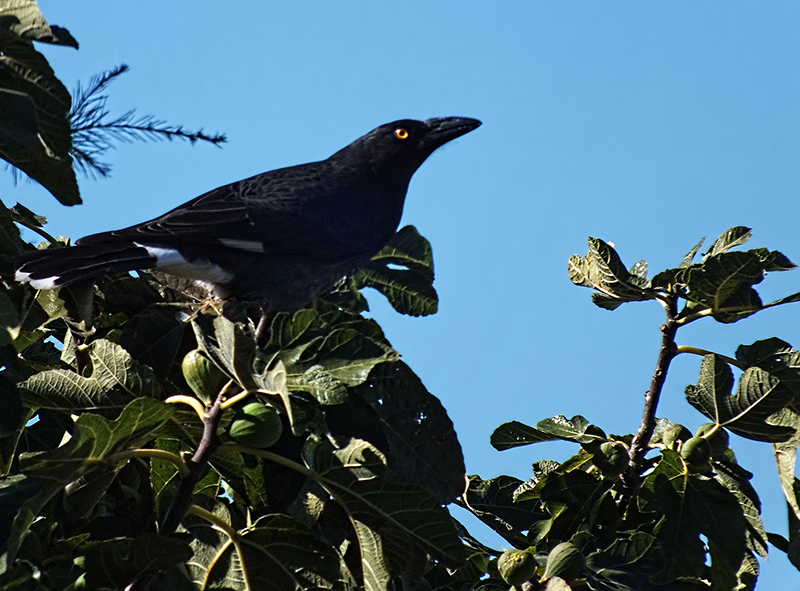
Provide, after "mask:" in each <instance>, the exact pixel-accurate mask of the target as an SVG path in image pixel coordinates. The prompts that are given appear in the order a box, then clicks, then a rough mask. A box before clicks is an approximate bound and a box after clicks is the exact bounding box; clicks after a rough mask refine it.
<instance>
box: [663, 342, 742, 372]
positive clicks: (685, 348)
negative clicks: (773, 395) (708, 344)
mask: <svg viewBox="0 0 800 591" xmlns="http://www.w3.org/2000/svg"><path fill="white" fill-rule="evenodd" d="M681 353H691V354H692V355H702V356H703V357H705V356H706V355H716V356H717V357H719V358H720V359H722V361H724V362H725V363H727V364H728V365H733V366H734V367H738V368H739V369H741V370H742V371H744V370H745V369H747V366H746V365H745V364H744V363H740V362H739V361H737V360H736V359H734V358H733V357H728V356H727V355H720V354H719V353H714V351H707V350H706V349H700V348H699V347H689V346H687V345H681V346H679V347H676V349H675V354H676V355H680V354H681Z"/></svg>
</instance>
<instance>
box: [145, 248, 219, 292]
mask: <svg viewBox="0 0 800 591" xmlns="http://www.w3.org/2000/svg"><path fill="white" fill-rule="evenodd" d="M134 244H136V246H138V247H140V248H144V249H145V250H146V251H147V254H149V255H150V256H151V257H153V258H154V259H155V260H156V264H155V265H153V266H154V267H156V268H158V269H162V270H163V271H164V272H166V273H170V274H172V275H178V276H179V277H185V278H186V279H197V280H199V281H208V282H210V283H228V282H229V281H230V280H231V279H233V273H231V272H230V271H226V270H225V269H223V268H222V267H220V266H219V265H216V264H214V263H212V262H211V261H208V260H204V259H195V260H193V261H191V262H190V261H187V260H186V259H185V258H184V257H183V255H182V254H181V253H180V252H178V251H177V250H175V249H174V248H161V247H158V246H147V245H144V244H139V243H138V242H134Z"/></svg>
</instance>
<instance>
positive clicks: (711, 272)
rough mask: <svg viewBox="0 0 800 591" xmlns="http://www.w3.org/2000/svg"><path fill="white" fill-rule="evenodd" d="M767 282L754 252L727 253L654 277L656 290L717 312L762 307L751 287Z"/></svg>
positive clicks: (759, 260) (760, 262)
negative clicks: (764, 280)
mask: <svg viewBox="0 0 800 591" xmlns="http://www.w3.org/2000/svg"><path fill="white" fill-rule="evenodd" d="M763 279H764V265H763V263H762V261H761V258H760V257H759V256H758V255H756V254H754V253H753V252H726V253H722V254H718V255H716V256H713V257H707V258H705V259H704V260H703V262H702V263H699V264H694V265H690V266H689V267H686V268H682V269H680V268H679V269H669V270H667V271H663V272H661V273H659V274H658V275H656V276H655V277H653V286H654V287H658V288H659V289H662V290H664V291H667V292H670V293H674V294H676V295H678V296H680V297H682V298H685V299H687V300H689V301H692V302H698V303H700V304H703V305H705V306H706V307H709V308H711V309H713V310H715V311H717V310H721V309H723V308H726V307H727V308H738V307H743V306H750V308H751V309H752V310H756V309H758V308H760V307H761V301H760V299H759V298H758V294H756V293H755V291H754V290H753V289H752V287H751V286H753V285H755V284H757V283H760V282H761V281H762V280H763Z"/></svg>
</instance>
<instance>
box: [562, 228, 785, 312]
mask: <svg viewBox="0 0 800 591" xmlns="http://www.w3.org/2000/svg"><path fill="white" fill-rule="evenodd" d="M751 235H752V234H751V231H750V229H749V228H745V227H743V226H735V227H733V228H730V229H729V230H727V231H725V232H724V233H723V234H722V235H721V236H720V237H719V238H717V239H716V240H715V241H714V242H713V244H712V245H711V247H710V248H709V250H708V251H707V252H706V253H705V254H703V255H702V257H701V260H700V261H699V262H694V259H695V256H696V255H697V253H698V252H699V250H700V248H701V247H702V245H703V242H704V240H701V241H700V242H698V243H697V244H696V245H695V246H694V247H693V248H692V249H691V250H690V251H689V253H688V254H687V255H686V256H685V257H684V258H683V260H682V261H681V263H680V264H679V265H678V266H677V267H675V268H673V269H666V270H665V271H662V272H660V273H658V274H656V275H655V276H654V277H653V278H652V279H647V263H646V262H645V261H639V262H638V263H636V264H635V265H633V266H632V267H631V268H630V269H628V268H627V267H626V266H625V265H624V264H623V262H622V259H621V258H620V256H619V255H618V254H617V252H616V250H614V248H613V246H612V245H610V244H608V243H606V242H604V241H602V240H600V239H599V238H589V252H588V253H587V254H586V256H583V257H581V256H578V255H573V256H571V257H570V259H569V268H568V271H569V278H570V280H571V281H572V282H573V283H575V284H576V285H580V286H583V287H589V288H591V289H593V290H594V293H593V294H592V301H593V302H594V303H595V304H596V305H598V306H600V307H601V308H605V309H607V310H615V309H616V308H618V307H619V306H621V305H622V304H624V303H626V302H635V301H646V300H654V299H657V300H665V299H679V300H681V301H683V302H684V307H683V309H682V310H681V311H680V313H679V315H678V317H677V320H678V321H679V323H683V324H685V323H687V322H691V321H692V320H694V319H696V318H698V317H702V316H707V315H711V316H713V317H714V319H716V320H717V321H719V322H725V323H730V322H736V321H737V320H741V319H742V318H745V317H747V316H750V315H751V314H753V313H755V312H757V311H759V310H762V309H764V308H769V307H772V306H776V305H780V304H785V303H789V302H793V301H796V300H797V299H800V293H798V294H793V295H791V296H787V297H785V298H782V299H780V300H777V301H774V302H770V303H768V304H764V303H763V302H762V301H761V298H760V296H759V295H758V292H756V290H755V289H754V287H753V286H754V285H757V284H759V283H761V281H763V279H764V277H765V276H766V274H767V273H769V272H773V271H788V270H790V269H794V268H795V265H794V263H792V262H791V261H790V260H789V259H788V258H787V257H786V256H785V255H783V254H782V253H780V252H778V251H775V250H767V249H766V248H756V249H752V250H747V251H734V250H732V249H733V248H735V247H737V246H740V245H742V244H744V243H746V242H747V241H748V240H750V238H751Z"/></svg>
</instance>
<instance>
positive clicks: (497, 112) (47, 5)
mask: <svg viewBox="0 0 800 591" xmlns="http://www.w3.org/2000/svg"><path fill="white" fill-rule="evenodd" d="M277 4H278V3H267V2H244V1H242V2H237V3H235V4H233V3H232V4H229V5H225V6H229V8H228V9H227V10H224V8H223V5H221V4H220V3H219V2H213V3H212V2H207V1H196V2H192V3H191V4H190V3H186V2H173V3H164V2H154V1H152V0H142V1H140V2H136V3H133V2H129V1H120V2H101V1H99V0H94V1H88V0H87V1H84V2H79V3H78V2H75V3H65V2H55V1H52V0H46V1H45V0H42V1H40V7H41V9H42V11H43V12H44V14H45V15H46V16H47V18H48V19H49V21H50V23H51V24H57V25H61V26H65V27H67V28H68V29H69V30H70V32H71V33H72V34H73V35H74V36H75V37H76V39H78V41H79V42H80V43H81V49H80V50H79V51H77V52H76V51H74V50H71V49H67V48H58V47H56V48H44V51H45V53H46V55H47V57H48V59H50V61H51V64H52V65H53V66H54V68H55V70H56V72H57V74H58V75H59V76H60V78H61V80H62V81H63V82H64V83H65V84H66V85H67V87H69V88H73V87H74V84H75V82H76V81H77V80H83V81H86V80H88V78H89V77H91V76H92V75H93V74H96V73H98V72H101V71H103V70H106V69H109V68H111V67H112V66H114V65H117V64H119V63H123V62H124V63H127V64H129V65H130V66H131V68H132V71H131V72H130V73H128V74H126V75H125V76H123V77H122V78H121V79H120V80H118V81H117V82H116V83H115V85H114V86H112V89H111V96H112V99H111V102H110V105H111V107H112V109H113V110H114V111H115V112H118V113H121V112H123V111H125V110H127V109H128V108H131V107H136V108H137V109H138V110H139V112H140V113H141V114H154V115H156V116H158V117H159V118H163V119H166V120H167V121H169V122H171V123H181V124H184V125H186V126H187V127H188V128H198V127H203V128H205V129H206V130H207V131H220V132H224V133H226V134H227V135H228V139H229V141H228V143H227V144H225V145H224V147H223V148H222V149H217V148H214V147H212V146H204V145H198V146H195V147H189V146H188V145H185V144H180V143H175V142H173V143H161V144H132V145H123V146H121V147H120V148H119V149H118V150H116V151H115V152H114V153H112V154H111V156H110V159H111V161H112V162H113V164H114V170H113V173H112V177H111V178H110V179H106V180H99V181H92V180H90V179H83V180H82V182H81V189H82V194H83V198H84V203H85V204H84V205H83V206H80V207H75V208H71V209H67V208H64V207H62V206H60V205H58V204H57V203H56V201H55V200H54V199H52V198H51V197H49V196H48V195H47V194H46V193H45V192H44V190H43V189H41V188H40V187H38V186H36V185H30V184H26V183H22V184H20V185H17V186H14V185H13V183H12V182H11V180H10V176H9V175H8V174H6V175H4V176H3V177H2V178H0V194H2V195H3V200H4V201H5V202H6V203H13V201H15V200H18V201H21V202H22V203H24V204H25V205H27V206H28V207H30V208H31V209H33V210H34V211H36V212H37V213H40V214H43V215H46V216H47V217H48V218H49V220H50V224H49V227H48V229H49V231H50V232H51V233H54V234H61V235H70V236H73V237H79V236H81V235H84V234H88V233H91V232H96V231H101V230H105V229H110V228H113V227H119V226H124V225H129V224H132V223H135V222H139V221H142V220H144V219H147V218H150V217H153V216H155V215H158V214H160V213H162V212H163V211H166V210H167V209H169V208H172V207H173V206H175V205H178V204H180V203H182V202H184V201H186V200H188V199H189V198H191V197H194V196H195V195H197V194H200V193H202V192H204V191H206V190H209V189H211V188H214V187H216V186H219V185H222V184H226V183H228V182H232V181H235V180H238V179H240V178H244V177H246V176H250V175H252V174H256V173H259V172H263V171H265V170H269V169H272V168H278V167H281V166H287V165H292V164H298V163H302V162H308V161H312V160H319V159H322V158H325V157H327V156H328V155H330V154H331V153H333V152H334V151H336V150H338V149H339V148H341V147H342V146H344V145H345V144H347V143H349V142H350V141H352V140H353V139H355V138H356V137H358V136H359V135H361V134H363V133H365V132H367V131H369V130H370V129H372V128H373V127H375V126H377V125H379V124H382V123H385V122H388V121H392V120H394V119H399V118H407V117H411V118H428V117H433V116H444V115H464V116H470V117H476V118H479V119H481V120H482V121H483V122H484V125H483V127H481V128H480V129H478V130H477V131H475V132H473V133H471V134H469V135H467V136H465V137H463V138H460V139H458V140H457V141H455V142H453V143H452V144H449V145H447V146H445V147H444V148H443V149H441V150H440V151H438V152H437V153H436V154H434V155H433V156H432V157H431V158H430V159H429V160H428V161H427V162H426V163H425V164H424V165H423V167H422V168H421V169H420V171H419V172H418V173H417V174H416V175H415V177H414V180H413V181H412V184H411V188H410V191H409V196H408V201H407V205H406V210H405V215H404V219H403V222H404V223H407V224H414V225H416V226H417V228H418V229H419V230H420V231H421V232H422V233H423V235H425V236H426V237H427V238H429V239H430V240H431V242H432V244H433V248H434V256H435V261H436V270H437V279H436V287H437V289H438V291H439V294H440V298H441V303H440V312H439V314H437V315H436V316H433V317H429V318H423V319H413V318H408V317H402V316H398V315H397V314H395V313H393V312H392V311H391V309H390V308H389V307H388V306H387V305H386V304H385V303H384V302H383V301H381V298H380V296H377V295H375V296H371V297H370V302H371V304H372V305H373V313H374V316H375V317H376V318H377V319H378V320H379V321H380V322H381V324H382V325H383V327H384V329H385V330H386V333H387V336H388V337H389V339H390V340H391V341H392V343H393V344H394V345H395V346H396V348H397V349H398V350H400V351H401V352H402V353H403V355H404V358H405V360H406V361H407V362H408V363H409V364H410V365H411V366H412V367H413V368H414V369H415V371H416V372H417V373H418V374H419V375H420V377H421V378H422V379H423V381H424V382H425V384H426V385H427V387H428V389H429V390H430V391H431V392H433V393H434V394H436V395H437V396H439V397H440V398H441V400H442V401H443V402H444V404H445V406H446V407H447V409H448V411H449V413H450V416H451V417H452V418H453V420H454V422H455V424H456V428H457V430H458V433H459V436H460V438H461V442H462V445H463V447H464V451H465V456H466V461H467V466H468V471H469V472H471V473H479V474H480V475H481V476H483V477H485V478H488V477H491V476H495V475H499V474H504V473H505V474H512V475H515V476H517V477H519V478H527V477H528V475H529V474H530V464H531V462H532V461H535V460H538V459H543V458H548V457H553V458H555V459H564V458H565V457H566V455H567V454H568V453H570V452H572V451H575V450H574V448H572V447H565V446H559V445H555V444H548V445H542V446H541V447H538V446H535V447H527V448H522V449H518V450H513V451H508V452H504V453H498V452H495V451H494V450H493V449H492V448H491V447H490V446H489V435H490V433H491V431H492V430H493V428H494V427H496V426H497V425H499V424H500V423H502V422H505V421H508V420H512V419H517V420H521V421H524V422H528V423H531V424H532V423H535V422H536V421H538V420H540V419H542V418H546V417H550V416H553V415H556V414H564V415H567V416H571V415H573V414H576V413H581V414H583V415H585V416H586V417H587V418H588V419H589V420H591V421H592V422H594V423H596V424H599V425H600V426H602V427H603V428H604V429H605V430H606V431H608V432H614V433H629V432H633V431H634V430H635V429H636V427H637V425H638V422H639V418H640V414H641V403H642V394H643V393H644V391H645V390H646V388H647V386H648V384H649V379H650V375H651V373H652V370H653V366H654V364H655V358H656V354H657V350H658V346H659V325H660V323H661V322H662V321H663V311H662V310H661V307H660V306H659V305H658V304H656V303H646V304H639V305H633V304H628V305H626V306H623V307H622V308H620V309H619V310H617V311H615V312H607V311H604V310H601V309H599V308H596V307H595V306H594V305H593V304H591V302H590V300H589V296H590V292H589V291H588V290H586V289H582V288H578V287H575V286H573V285H572V284H571V283H570V282H569V281H568V279H567V273H566V263H567V258H568V257H569V255H571V254H573V253H578V254H584V253H585V251H586V237H587V236H590V235H591V236H597V237H600V238H603V239H604V240H607V241H611V242H614V243H615V244H616V246H617V248H618V251H619V252H620V254H621V255H622V257H623V260H624V261H625V262H626V263H627V264H628V265H631V264H633V263H634V262H636V261H637V260H639V259H641V258H645V259H647V261H648V262H649V263H650V266H651V267H650V268H651V270H652V272H657V271H658V270H661V269H662V268H666V267H668V266H674V265H676V264H677V263H678V262H679V261H680V260H681V258H682V257H683V255H684V254H685V252H686V251H688V250H689V249H690V248H691V247H692V246H693V245H694V244H695V243H696V242H697V240H698V239H699V238H700V237H702V236H708V237H709V239H712V240H713V238H714V237H716V236H717V235H718V234H719V233H721V232H722V231H723V230H725V229H726V228H728V227H730V226H733V225H747V226H750V227H752V228H753V229H754V236H755V237H754V239H753V241H752V243H751V244H752V245H753V246H766V247H769V248H772V249H778V250H781V251H783V252H784V253H785V254H787V255H788V256H789V257H790V258H792V259H794V260H795V261H796V262H800V236H799V234H798V231H797V219H798V217H800V216H799V215H798V214H800V206H798V199H797V196H798V187H800V167H798V156H800V108H799V107H798V105H800V68H798V65H797V64H798V55H800V4H798V3H796V2H791V1H773V2H762V3H756V2H719V1H711V0H707V1H704V2H688V1H682V0H673V1H672V2H669V3H655V2H647V3H646V2H633V1H627V2H624V1H617V2H604V3H600V2H587V1H583V2H578V1H576V2H571V3H567V2H560V3H556V2H544V1H534V0H528V1H525V2H521V1H520V2H503V3H487V2H476V1H467V0H461V1H459V2H455V1H449V0H440V1H438V2H435V3H432V2H422V1H407V2H404V3H402V6H400V3H387V2H380V3H379V2H366V1H363V0H362V1H360V2H358V1H351V2H324V1H322V0H317V1H309V2H291V3H288V2H287V3H281V5H277ZM760 291H761V292H762V295H764V297H765V299H768V298H771V297H779V296H781V295H785V294H788V293H792V292H795V291H800V271H795V272H790V273H784V274H780V275H778V276H775V277H770V278H768V279H767V280H766V282H765V283H764V284H762V286H761V289H760ZM798 314H800V308H798V307H786V308H785V309H777V310H771V311H767V312H764V313H762V314H759V315H757V316H756V317H754V318H751V319H749V320H745V321H744V322H740V323H738V324H736V325H733V326H723V325H719V324H716V323H715V322H714V321H713V320H708V321H707V322H700V323H697V324H695V325H691V326H689V327H687V328H684V329H682V330H681V331H680V332H679V334H678V339H679V344H685V345H694V346H697V347H703V348H706V349H711V350H715V351H717V352H720V353H723V354H728V355H731V354H732V353H733V351H734V350H735V347H736V346H737V345H738V344H740V343H745V344H749V343H752V342H753V341H755V340H757V339H761V338H766V337H769V336H779V337H781V338H783V339H784V340H787V341H789V342H791V343H793V344H794V345H795V346H800V331H799V330H798V326H800V325H799V324H798V321H797V318H798ZM699 363H700V358H699V357H692V358H689V357H688V356H681V357H679V358H678V359H677V360H676V361H675V363H674V364H673V369H672V371H671V372H670V374H669V377H668V380H667V384H666V388H665V391H664V396H663V402H662V404H661V407H660V410H659V415H660V416H666V417H668V418H670V419H672V420H673V421H678V422H683V423H685V424H686V425H687V426H688V427H690V428H691V429H694V428H696V427H697V426H698V425H699V424H701V423H703V422H705V419H704V418H703V417H702V416H701V415H699V414H698V413H697V412H696V411H694V410H693V409H692V408H691V407H690V406H689V405H688V404H687V403H686V401H685V400H684V397H683V389H684V387H685V386H686V385H687V384H689V383H694V382H695V381H696V380H697V371H698V368H699ZM732 445H733V447H734V449H735V450H736V451H737V454H738V456H739V460H740V462H741V463H742V464H743V465H744V466H745V467H746V468H748V469H750V470H751V471H754V472H755V481H754V482H755V486H756V488H757V489H758V491H759V493H760V494H761V498H762V502H763V504H764V516H765V521H766V525H767V529H768V530H769V531H776V532H779V533H782V534H786V510H785V505H784V501H783V498H782V495H781V492H780V489H779V487H778V484H777V478H776V474H775V468H774V461H773V459H772V454H771V450H770V448H769V446H768V445H766V444H751V443H749V442H746V441H744V440H742V439H740V438H738V437H732ZM476 533H477V534H478V535H479V537H483V538H484V539H486V540H487V541H489V542H490V543H492V544H495V545H499V542H497V541H496V540H495V539H494V538H493V537H492V536H491V535H489V534H488V533H485V532H483V530H480V529H477V528H476ZM762 567H763V571H762V576H761V581H760V588H763V589H769V588H776V586H777V585H780V588H782V589H800V575H799V574H798V573H797V571H796V570H795V569H794V568H793V567H792V566H791V565H790V564H789V563H788V561H787V560H786V559H785V557H784V556H782V555H781V553H780V552H778V551H774V552H773V554H772V557H771V559H770V561H769V563H767V564H766V565H763V564H762Z"/></svg>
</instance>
